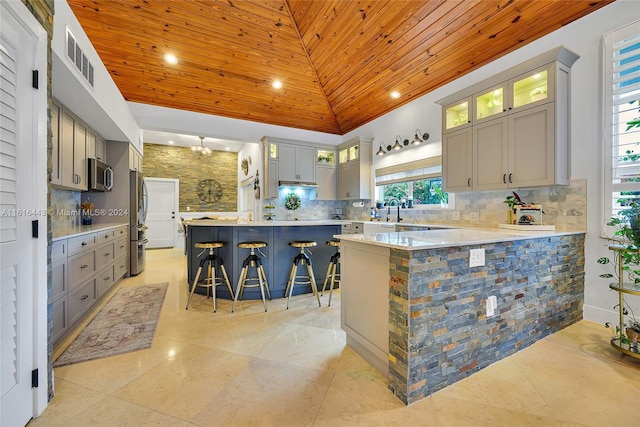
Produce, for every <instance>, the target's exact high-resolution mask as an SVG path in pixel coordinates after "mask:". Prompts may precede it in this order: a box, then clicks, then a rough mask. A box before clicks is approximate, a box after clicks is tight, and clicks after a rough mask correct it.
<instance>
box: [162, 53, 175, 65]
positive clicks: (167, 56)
mask: <svg viewBox="0 0 640 427" xmlns="http://www.w3.org/2000/svg"><path fill="white" fill-rule="evenodd" d="M164 60H165V61H166V62H167V63H168V64H171V65H176V64H177V63H178V58H177V57H176V56H175V55H174V54H172V53H165V54H164Z"/></svg>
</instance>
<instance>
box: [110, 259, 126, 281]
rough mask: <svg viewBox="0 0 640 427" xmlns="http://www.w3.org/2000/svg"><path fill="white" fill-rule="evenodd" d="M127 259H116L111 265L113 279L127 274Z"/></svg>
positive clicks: (116, 279)
mask: <svg viewBox="0 0 640 427" xmlns="http://www.w3.org/2000/svg"><path fill="white" fill-rule="evenodd" d="M127 260H128V258H127V257H124V258H120V259H118V260H116V263H115V264H114V265H113V277H114V280H115V281H118V280H120V279H121V278H122V277H124V275H126V274H127Z"/></svg>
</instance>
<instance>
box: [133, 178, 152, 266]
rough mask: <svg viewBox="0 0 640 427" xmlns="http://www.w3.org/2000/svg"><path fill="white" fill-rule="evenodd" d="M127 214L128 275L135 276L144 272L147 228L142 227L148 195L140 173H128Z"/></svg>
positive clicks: (145, 216)
mask: <svg viewBox="0 0 640 427" xmlns="http://www.w3.org/2000/svg"><path fill="white" fill-rule="evenodd" d="M129 175H130V176H129V178H130V179H129V185H130V191H129V197H130V202H129V212H131V215H130V216H129V218H130V223H129V226H130V228H131V229H130V233H129V236H130V237H131V250H130V251H129V256H130V265H131V269H130V271H129V274H130V275H132V276H135V275H137V274H140V273H141V272H142V270H144V264H145V250H146V246H147V242H148V240H147V237H146V231H147V226H146V225H144V223H145V220H146V218H147V208H148V206H149V193H148V192H147V188H146V186H145V183H144V177H143V176H142V173H140V172H138V171H133V170H132V171H129Z"/></svg>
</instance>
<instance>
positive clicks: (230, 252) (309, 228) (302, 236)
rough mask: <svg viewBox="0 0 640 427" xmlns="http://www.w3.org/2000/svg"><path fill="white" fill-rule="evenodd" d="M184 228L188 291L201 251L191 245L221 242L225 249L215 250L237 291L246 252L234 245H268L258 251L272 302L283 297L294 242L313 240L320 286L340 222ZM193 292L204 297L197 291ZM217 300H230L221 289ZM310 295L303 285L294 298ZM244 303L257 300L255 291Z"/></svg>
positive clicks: (205, 223) (206, 223)
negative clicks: (329, 243)
mask: <svg viewBox="0 0 640 427" xmlns="http://www.w3.org/2000/svg"><path fill="white" fill-rule="evenodd" d="M185 224H186V226H187V227H186V228H187V277H188V281H189V284H188V286H189V289H190V287H191V284H192V283H193V280H194V278H195V275H196V271H197V269H198V264H199V262H200V258H199V257H198V255H199V254H200V250H198V249H195V248H194V245H195V244H196V243H199V242H210V241H222V242H226V246H224V247H222V248H220V249H218V250H217V251H218V255H220V256H221V257H222V259H223V260H224V265H225V269H226V270H227V274H228V276H229V280H230V281H231V285H232V287H233V289H234V291H235V290H236V286H237V280H238V276H239V273H240V270H241V269H242V261H243V260H244V259H245V258H246V257H247V255H248V254H249V252H248V251H247V250H246V249H238V247H237V244H238V243H240V242H246V241H263V242H266V243H267V246H266V247H265V248H262V249H261V251H262V253H263V254H264V255H265V257H264V258H262V263H263V265H264V269H265V272H266V276H267V280H268V283H269V290H270V293H271V296H272V297H273V298H281V297H283V296H284V292H285V289H286V287H287V280H288V278H289V271H290V269H291V264H292V261H293V258H294V257H295V256H296V254H297V253H298V252H299V250H298V249H296V248H293V247H291V246H289V242H291V241H294V240H313V241H315V242H316V243H317V246H316V247H314V248H311V253H312V254H311V255H310V257H311V259H312V262H313V271H314V276H315V279H316V283H318V284H319V285H320V286H321V285H322V283H323V281H324V275H325V272H326V268H327V265H328V263H329V259H330V258H331V255H333V253H334V252H335V249H334V248H332V247H330V246H328V245H327V244H326V242H327V241H328V240H331V239H332V238H333V236H334V235H335V234H338V233H340V228H341V224H342V221H339V220H336V221H331V220H325V221H322V220H318V221H252V222H245V223H241V222H232V221H218V220H207V219H200V220H198V219H194V220H189V221H185ZM196 292H202V293H204V290H202V289H199V290H196ZM217 292H218V295H217V296H218V297H219V298H227V299H230V298H231V296H230V295H229V291H228V290H227V289H226V287H224V286H220V287H219V289H218V291H217ZM309 292H311V286H309V285H303V286H297V285H296V287H295V288H294V292H293V294H294V295H298V294H302V293H309ZM243 298H244V299H260V298H261V296H260V291H259V289H258V288H248V289H247V290H246V291H245V292H244V296H243Z"/></svg>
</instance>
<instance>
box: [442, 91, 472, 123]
mask: <svg viewBox="0 0 640 427" xmlns="http://www.w3.org/2000/svg"><path fill="white" fill-rule="evenodd" d="M469 101H470V99H469V98H465V99H464V100H462V101H459V102H457V103H455V104H453V105H449V106H447V107H445V108H444V111H445V114H444V118H445V119H444V121H445V122H444V123H443V125H444V130H445V131H446V130H449V129H454V128H457V127H460V126H465V125H469V124H471V121H470V118H471V117H470V115H469V112H470V111H469V110H470V108H469V105H470V102H469Z"/></svg>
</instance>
